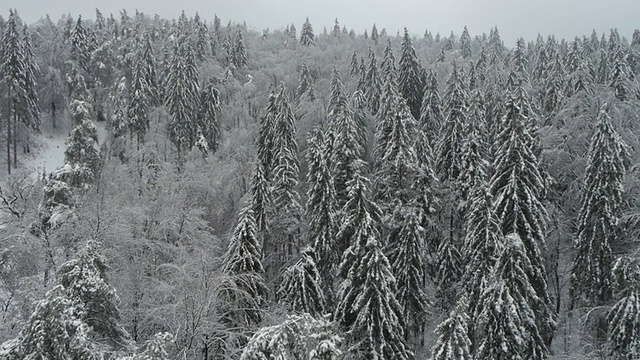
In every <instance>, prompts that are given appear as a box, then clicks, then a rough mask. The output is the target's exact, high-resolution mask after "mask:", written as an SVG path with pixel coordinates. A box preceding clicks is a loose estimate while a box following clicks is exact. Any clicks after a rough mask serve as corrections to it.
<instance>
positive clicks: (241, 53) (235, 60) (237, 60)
mask: <svg viewBox="0 0 640 360" xmlns="http://www.w3.org/2000/svg"><path fill="white" fill-rule="evenodd" d="M231 63H232V64H233V65H234V66H235V67H236V68H238V69H240V68H244V67H247V66H249V60H248V58H247V49H246V48H245V46H244V39H243V38H242V28H241V27H239V26H238V28H237V30H236V37H235V39H234V42H233V50H232V51H231Z"/></svg>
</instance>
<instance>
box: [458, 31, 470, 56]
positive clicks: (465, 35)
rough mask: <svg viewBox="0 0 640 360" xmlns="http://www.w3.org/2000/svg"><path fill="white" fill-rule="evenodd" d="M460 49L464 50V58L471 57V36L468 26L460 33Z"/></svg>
mask: <svg viewBox="0 0 640 360" xmlns="http://www.w3.org/2000/svg"><path fill="white" fill-rule="evenodd" d="M460 51H461V52H462V58H463V59H468V58H470V57H471V36H470V35H469V30H468V29H467V27H466V26H465V27H464V30H462V35H460Z"/></svg>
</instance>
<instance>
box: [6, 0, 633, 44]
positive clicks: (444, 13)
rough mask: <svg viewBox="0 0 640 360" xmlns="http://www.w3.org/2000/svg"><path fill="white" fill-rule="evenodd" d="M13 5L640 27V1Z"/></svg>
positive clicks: (43, 0) (446, 23)
mask: <svg viewBox="0 0 640 360" xmlns="http://www.w3.org/2000/svg"><path fill="white" fill-rule="evenodd" d="M9 7H13V8H17V10H18V13H19V14H20V16H21V18H22V19H23V20H25V21H27V22H29V23H32V22H35V21H36V20H38V19H39V18H40V17H43V16H44V15H45V14H49V15H50V16H51V18H52V19H53V20H54V21H55V20H57V19H58V18H59V17H60V16H61V15H62V14H63V13H71V14H72V15H73V16H74V18H75V17H76V16H77V15H78V14H82V15H83V17H90V18H93V17H94V14H95V8H96V7H97V8H99V9H100V10H101V11H102V13H103V14H105V16H108V15H109V13H113V14H114V15H116V16H117V15H118V13H119V10H120V9H127V11H128V12H129V14H131V15H133V13H134V12H135V9H138V10H140V11H142V12H143V13H145V14H147V15H154V14H158V15H160V16H161V17H163V18H177V17H178V16H179V15H180V12H181V11H182V10H183V9H184V10H185V12H186V13H187V15H189V16H191V15H193V14H194V13H195V12H196V11H198V12H199V14H200V16H201V17H202V18H205V19H208V20H212V19H213V15H214V14H217V15H218V17H220V18H221V19H222V21H223V24H226V23H227V22H228V21H229V20H232V21H234V22H242V21H246V22H247V25H249V26H251V27H253V28H255V29H257V30H262V29H264V28H267V27H269V28H271V29H272V30H273V29H278V28H284V27H285V26H286V25H287V24H291V23H292V22H293V23H294V24H295V25H296V28H297V29H298V31H299V30H300V29H301V28H302V23H303V22H304V20H305V17H307V16H309V20H310V21H311V24H312V25H313V27H314V31H315V32H316V33H319V32H321V31H322V29H323V27H324V26H326V27H327V29H329V30H330V29H331V27H332V26H333V22H334V20H335V18H336V17H337V18H338V21H339V22H340V24H341V25H346V26H347V28H348V29H351V28H353V29H354V30H356V32H358V33H362V32H363V31H364V29H365V28H366V29H367V30H368V31H369V32H370V31H371V26H372V25H373V23H374V22H375V23H376V26H377V28H378V30H382V28H386V29H387V32H388V33H389V34H391V35H393V34H395V33H396V31H397V30H398V29H400V30H401V29H402V28H403V27H404V26H406V27H407V28H408V29H409V31H410V32H411V33H413V34H416V35H422V34H423V33H424V31H425V30H426V29H427V28H428V29H429V30H431V31H432V33H433V34H434V35H435V33H436V32H440V33H441V34H442V35H448V34H449V33H450V32H451V31H452V30H453V31H454V32H455V33H456V34H457V35H459V34H460V33H461V32H462V28H463V26H465V25H467V26H468V28H469V31H470V33H471V34H472V36H473V35H475V34H482V33H483V32H486V33H487V34H488V33H489V29H490V28H491V27H492V26H498V29H499V31H500V35H501V37H502V39H503V40H504V41H505V43H506V45H508V46H512V45H513V43H514V42H515V40H516V39H517V38H518V37H520V36H522V37H524V38H525V39H527V40H532V39H535V37H536V36H537V34H538V32H540V33H542V34H543V35H545V36H546V35H547V34H551V33H552V34H555V35H556V37H560V38H562V37H564V38H568V39H573V37H574V36H576V35H583V34H584V35H590V34H591V30H592V29H594V28H595V29H596V31H598V33H601V32H607V34H608V32H609V29H610V28H612V27H616V28H618V31H619V32H620V35H622V36H624V37H627V38H628V39H630V38H631V34H632V32H633V30H634V29H635V28H640V16H639V15H640V0H439V1H434V0H313V1H309V0H109V1H104V0H103V1H96V0H21V1H17V0H16V1H14V0H0V9H1V10H0V11H2V14H3V16H5V17H6V16H7V15H8V9H9Z"/></svg>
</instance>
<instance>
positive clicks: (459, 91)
mask: <svg viewBox="0 0 640 360" xmlns="http://www.w3.org/2000/svg"><path fill="white" fill-rule="evenodd" d="M467 97H468V95H467V88H466V84H465V83H464V78H463V75H462V72H461V71H460V69H459V68H458V65H457V64H456V63H454V64H453V70H452V72H451V75H450V76H449V79H448V80H447V89H446V92H445V102H446V104H445V114H446V120H445V123H444V124H443V126H442V134H441V138H442V140H441V141H440V145H439V149H438V172H439V173H440V177H441V179H442V180H443V181H450V182H453V181H455V180H456V179H457V178H458V176H459V175H460V171H461V169H462V156H461V155H462V143H463V139H464V135H465V133H464V130H465V129H464V126H465V123H466V122H467V114H468V112H467Z"/></svg>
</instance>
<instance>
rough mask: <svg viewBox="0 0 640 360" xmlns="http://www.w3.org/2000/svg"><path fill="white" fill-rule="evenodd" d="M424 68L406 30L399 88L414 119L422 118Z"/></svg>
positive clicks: (403, 40) (403, 39)
mask: <svg viewBox="0 0 640 360" xmlns="http://www.w3.org/2000/svg"><path fill="white" fill-rule="evenodd" d="M422 71H423V70H422V66H421V65H420V62H419V60H418V55H416V49H415V48H414V47H413V43H412V42H411V37H410V36H409V31H408V30H407V28H404V37H403V38H402V55H401V56H400V69H399V74H398V87H399V90H400V93H401V94H402V96H403V97H404V98H405V100H406V101H407V105H408V106H409V110H410V111H411V115H413V118H414V119H419V118H420V109H421V106H422V98H423V96H424V93H423V92H424V86H425V84H424V79H423V77H422V76H421V74H422Z"/></svg>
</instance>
